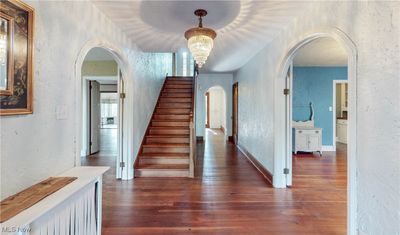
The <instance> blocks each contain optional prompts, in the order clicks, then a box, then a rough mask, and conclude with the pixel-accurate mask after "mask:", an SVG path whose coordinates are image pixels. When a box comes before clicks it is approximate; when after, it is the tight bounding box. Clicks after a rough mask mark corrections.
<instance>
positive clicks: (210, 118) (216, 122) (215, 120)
mask: <svg viewBox="0 0 400 235" xmlns="http://www.w3.org/2000/svg"><path fill="white" fill-rule="evenodd" d="M204 97H205V106H206V107H205V110H206V112H205V117H204V118H205V127H206V133H211V134H213V135H222V136H226V135H227V128H226V127H227V126H226V93H225V90H224V89H223V88H222V87H220V86H213V87H210V88H209V89H208V90H207V91H206V93H205V96H204ZM208 136H210V135H209V134H206V135H205V140H206V141H207V140H208V139H209V138H207V137H208Z"/></svg>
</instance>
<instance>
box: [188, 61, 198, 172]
mask: <svg viewBox="0 0 400 235" xmlns="http://www.w3.org/2000/svg"><path fill="white" fill-rule="evenodd" d="M197 74H198V72H197V68H196V66H195V67H194V73H193V82H192V108H191V110H190V115H189V128H190V154H189V177H190V178H194V169H195V165H196V142H197V141H196V126H195V123H196V95H197V92H196V88H197V84H196V83H197V80H196V78H197Z"/></svg>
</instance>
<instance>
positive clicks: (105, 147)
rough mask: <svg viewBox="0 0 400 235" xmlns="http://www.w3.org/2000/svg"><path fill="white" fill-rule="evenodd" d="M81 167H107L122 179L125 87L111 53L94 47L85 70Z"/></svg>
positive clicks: (88, 56)
mask: <svg viewBox="0 0 400 235" xmlns="http://www.w3.org/2000/svg"><path fill="white" fill-rule="evenodd" d="M81 76H82V100H81V102H82V103H81V105H82V106H81V107H82V130H81V131H82V139H81V141H82V142H81V164H82V165H107V166H110V167H111V168H112V169H115V174H116V176H117V178H122V169H119V168H120V166H119V165H120V164H119V162H120V161H121V159H123V157H122V154H121V153H122V147H123V146H122V143H123V141H122V136H123V135H122V134H123V131H122V130H123V126H122V125H123V112H124V110H123V102H124V100H123V98H124V90H123V89H124V86H123V80H122V75H121V71H120V66H119V65H118V62H117V60H116V59H115V58H114V55H113V54H111V53H110V52H109V51H107V50H105V49H103V48H99V47H95V48H92V49H91V50H90V51H89V52H88V53H87V55H86V56H85V58H84V60H83V63H82V67H81Z"/></svg>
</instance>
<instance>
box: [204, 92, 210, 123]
mask: <svg viewBox="0 0 400 235" xmlns="http://www.w3.org/2000/svg"><path fill="white" fill-rule="evenodd" d="M205 98H206V128H210V92H208V91H207V92H206V94H205Z"/></svg>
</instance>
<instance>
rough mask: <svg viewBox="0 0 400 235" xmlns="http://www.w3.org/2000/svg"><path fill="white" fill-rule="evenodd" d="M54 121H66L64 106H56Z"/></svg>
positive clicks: (66, 112)
mask: <svg viewBox="0 0 400 235" xmlns="http://www.w3.org/2000/svg"><path fill="white" fill-rule="evenodd" d="M56 119H57V120H65V119H68V109H67V106H66V105H57V106H56Z"/></svg>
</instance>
